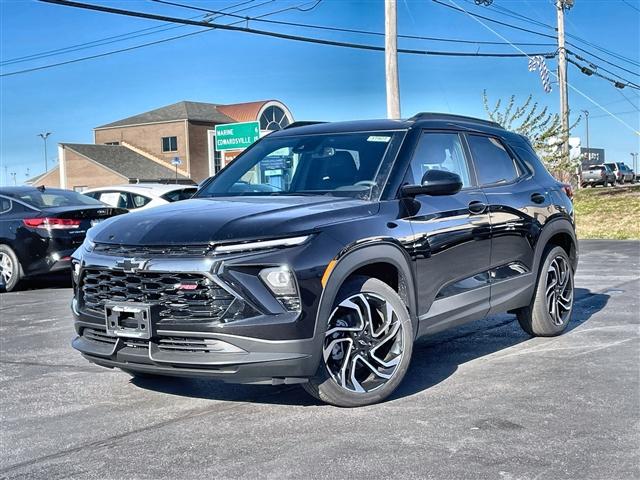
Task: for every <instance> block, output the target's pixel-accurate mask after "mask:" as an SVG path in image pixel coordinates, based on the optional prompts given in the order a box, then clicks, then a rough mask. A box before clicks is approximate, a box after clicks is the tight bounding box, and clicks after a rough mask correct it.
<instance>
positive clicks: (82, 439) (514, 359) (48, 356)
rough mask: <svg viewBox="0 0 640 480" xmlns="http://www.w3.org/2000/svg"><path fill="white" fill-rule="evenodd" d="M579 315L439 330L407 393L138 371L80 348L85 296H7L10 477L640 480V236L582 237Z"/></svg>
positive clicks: (2, 457) (34, 289)
mask: <svg viewBox="0 0 640 480" xmlns="http://www.w3.org/2000/svg"><path fill="white" fill-rule="evenodd" d="M580 248H581V257H580V266H579V271H578V274H577V278H576V289H577V290H576V294H577V297H576V298H577V301H576V306H575V309H574V314H573V319H572V322H571V324H570V327H569V331H567V332H566V333H565V334H564V335H563V336H561V337H557V338H553V339H544V338H536V339H531V338H529V337H528V336H527V335H526V334H525V333H524V332H522V331H521V330H520V328H519V326H518V324H517V322H516V321H515V317H513V316H511V315H501V316H495V317H491V318H488V319H486V320H483V321H481V322H476V323H474V324H471V325H468V326H465V327H463V328H459V329H457V330H453V331H450V332H446V333H445V334H441V335H439V336H437V337H433V338H430V339H428V340H425V341H421V342H420V343H419V345H418V346H417V348H416V349H415V350H414V355H413V363H412V367H411V368H410V370H409V373H408V374H407V377H406V379H405V381H404V383H403V384H402V385H401V387H400V389H399V390H398V391H397V392H396V394H395V395H394V396H393V398H392V399H391V400H389V401H387V402H385V403H383V404H380V405H374V406H371V407H366V408H360V409H350V410H348V409H339V408H335V407H331V406H326V405H321V404H319V403H317V402H315V401H314V400H312V399H311V398H310V397H308V396H307V395H306V394H305V393H304V392H303V391H302V390H301V389H300V388H299V387H295V386H287V387H266V386H242V385H225V384H219V383H215V382H209V381H205V380H193V379H171V378H166V379H160V380H136V381H132V380H131V379H130V377H129V376H128V375H126V374H125V373H122V372H120V371H114V370H108V369H104V368H100V367H96V366H92V365H90V364H89V363H87V362H86V361H85V360H83V359H82V358H81V357H80V355H79V354H77V353H76V352H75V351H74V350H73V349H72V348H71V347H70V340H71V338H72V336H73V329H72V326H71V320H70V315H69V306H68V305H69V300H70V297H71V290H70V289H69V288H68V285H65V282H62V287H60V286H59V285H60V282H55V281H51V280H47V281H46V282H44V283H35V284H34V283H32V284H31V285H30V286H29V287H28V288H30V289H29V290H25V291H21V292H15V293H9V294H3V295H1V296H0V303H1V305H0V315H1V322H0V332H1V335H0V337H1V338H0V340H1V344H0V346H1V348H0V354H1V358H0V363H1V365H2V366H1V373H0V384H1V388H0V392H1V393H0V395H1V400H0V402H1V418H2V424H1V432H0V441H1V445H0V478H47V479H58V478H98V479H104V478H176V479H186V478H207V477H208V478H252V479H253V478H259V477H261V478H262V477H264V478H300V479H302V478H304V479H306V478H330V479H337V478H438V479H442V478H496V479H502V480H510V479H534V478H540V479H560V478H572V479H637V478H640V454H639V452H640V381H639V380H640V378H639V375H640V335H639V333H640V242H623V241H619V242H614V241H584V242H581V246H580Z"/></svg>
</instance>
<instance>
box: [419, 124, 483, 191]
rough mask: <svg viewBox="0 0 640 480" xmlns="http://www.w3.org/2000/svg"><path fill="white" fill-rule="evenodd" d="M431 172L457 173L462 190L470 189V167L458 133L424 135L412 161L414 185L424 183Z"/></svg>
mask: <svg viewBox="0 0 640 480" xmlns="http://www.w3.org/2000/svg"><path fill="white" fill-rule="evenodd" d="M429 170H444V171H447V172H453V173H457V174H458V175H459V176H460V178H461V179H462V188H465V187H469V186H470V185H471V180H470V177H469V166H468V165H467V161H466V159H465V157H464V150H463V149H462V143H461V142H460V136H459V135H458V134H457V133H423V134H422V137H420V140H419V141H418V146H417V147H416V150H415V152H414V154H413V159H412V160H411V176H412V177H410V178H413V183H415V184H417V185H419V184H421V183H422V177H423V175H424V174H425V173H426V172H428V171H429Z"/></svg>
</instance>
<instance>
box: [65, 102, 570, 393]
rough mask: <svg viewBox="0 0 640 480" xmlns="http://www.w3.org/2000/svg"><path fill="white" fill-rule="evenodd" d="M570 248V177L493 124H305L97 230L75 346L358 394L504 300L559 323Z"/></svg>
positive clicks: (77, 310)
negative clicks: (188, 194)
mask: <svg viewBox="0 0 640 480" xmlns="http://www.w3.org/2000/svg"><path fill="white" fill-rule="evenodd" d="M577 256H578V254H577V242H576V237H575V232H574V221H573V206H572V203H571V201H570V199H569V197H568V196H567V193H566V192H565V190H564V188H563V186H562V184H560V183H558V182H557V181H556V180H554V179H553V178H552V177H551V175H549V173H548V172H547V171H546V170H545V168H544V167H543V166H542V164H541V163H540V161H539V159H538V158H537V157H536V154H535V153H534V151H533V149H532V147H531V144H530V143H529V141H528V140H527V139H526V138H524V137H522V136H520V135H517V134H515V133H511V132H508V131H506V130H504V129H503V128H501V127H500V126H499V125H497V124H495V123H492V122H487V121H483V120H477V119H473V118H467V117H462V116H456V115H444V114H428V113H423V114H419V115H416V116H415V117H413V118H411V119H409V120H402V121H393V120H372V121H357V122H340V123H314V124H310V123H307V124H304V125H296V124H294V125H293V126H292V127H289V128H286V129H284V130H282V131H279V132H274V133H271V134H270V135H268V136H266V137H264V138H262V139H261V140H259V141H258V142H256V143H255V144H254V145H253V146H252V147H251V148H249V149H247V150H246V151H245V152H243V153H242V155H240V156H239V157H238V158H237V159H236V160H234V161H233V162H232V163H231V164H230V165H228V166H227V167H226V168H225V169H224V170H222V171H221V172H220V173H219V174H218V175H216V176H215V177H214V178H212V179H210V180H209V181H207V182H206V183H205V184H204V185H203V186H202V188H201V189H200V190H199V191H198V193H196V195H195V197H194V198H193V199H192V200H186V201H184V202H180V203H177V204H170V205H166V206H161V207H158V208H154V209H150V210H147V211H142V212H138V213H130V214H127V215H123V216H121V217H117V218H113V219H110V220H107V221H105V222H103V223H101V224H100V225H98V226H96V227H94V228H92V229H91V230H90V231H89V234H88V236H87V240H86V241H85V243H84V244H83V246H82V247H81V248H80V249H78V251H77V252H76V253H75V254H74V270H73V271H74V275H73V276H74V283H75V297H74V300H73V305H72V309H73V314H74V316H75V328H76V331H77V334H78V337H77V338H75V340H73V346H74V347H75V348H76V349H77V350H79V351H80V352H82V354H83V355H84V356H85V357H86V358H87V359H88V360H90V361H91V362H94V363H96V364H98V365H102V366H105V367H118V368H121V369H123V370H125V371H127V372H129V373H131V374H132V375H144V374H161V375H176V376H206V377H210V378H215V379H219V380H223V381H228V382H243V383H268V384H274V385H278V384H292V383H300V384H302V386H303V387H304V388H305V389H306V390H307V391H308V392H309V393H311V394H312V395H314V396H316V397H317V398H319V399H321V400H323V401H325V402H328V403H332V404H335V405H339V406H359V405H366V404H370V403H374V402H377V401H380V400H382V399H384V398H385V397H387V396H388V395H389V394H391V393H392V392H393V391H394V390H395V388H396V387H397V386H398V384H399V383H400V382H401V381H402V378H403V377H404V375H405V373H406V371H407V368H408V366H409V362H410V360H411V353H412V347H413V343H414V341H415V340H416V339H417V338H419V337H422V336H425V335H430V334H433V333H435V332H438V331H441V330H443V329H446V328H449V327H453V326H456V325H460V324H462V323H465V322H469V321H471V320H475V319H481V318H483V317H486V316H487V315H491V314H494V313H497V312H512V313H515V314H516V315H517V317H518V320H519V322H520V325H521V326H522V327H523V328H524V330H525V331H526V332H528V333H529V334H531V335H541V336H552V335H558V334H559V333H561V332H562V331H563V330H564V329H565V328H566V326H567V323H568V322H569V318H570V316H571V311H572V307H573V276H574V271H575V268H576V263H577Z"/></svg>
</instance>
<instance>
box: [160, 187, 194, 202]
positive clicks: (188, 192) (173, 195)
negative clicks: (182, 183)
mask: <svg viewBox="0 0 640 480" xmlns="http://www.w3.org/2000/svg"><path fill="white" fill-rule="evenodd" d="M197 190H198V189H197V188H196V187H191V188H183V189H180V190H173V191H171V192H167V193H165V194H164V195H162V198H164V199H165V200H166V201H167V202H178V201H180V200H187V199H189V198H191V197H193V194H194V193H196V191H197Z"/></svg>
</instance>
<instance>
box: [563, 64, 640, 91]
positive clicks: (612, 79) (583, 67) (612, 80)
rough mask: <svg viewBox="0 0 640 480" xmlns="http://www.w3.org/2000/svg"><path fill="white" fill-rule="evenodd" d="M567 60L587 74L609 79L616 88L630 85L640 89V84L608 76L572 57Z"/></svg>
mask: <svg viewBox="0 0 640 480" xmlns="http://www.w3.org/2000/svg"><path fill="white" fill-rule="evenodd" d="M567 62H568V63H570V64H571V65H575V66H576V67H578V68H579V69H580V71H582V73H584V74H585V75H588V76H591V75H595V76H596V77H600V78H602V79H604V80H607V81H609V82H611V83H612V84H613V86H614V87H616V88H624V87H629V88H634V89H636V90H640V86H638V85H634V84H630V83H622V82H620V81H618V80H616V79H614V78H611V77H608V76H606V75H603V74H601V73H599V72H598V71H597V70H592V69H590V68H589V67H586V66H584V65H580V64H579V63H578V62H575V61H573V60H571V59H570V58H567Z"/></svg>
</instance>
